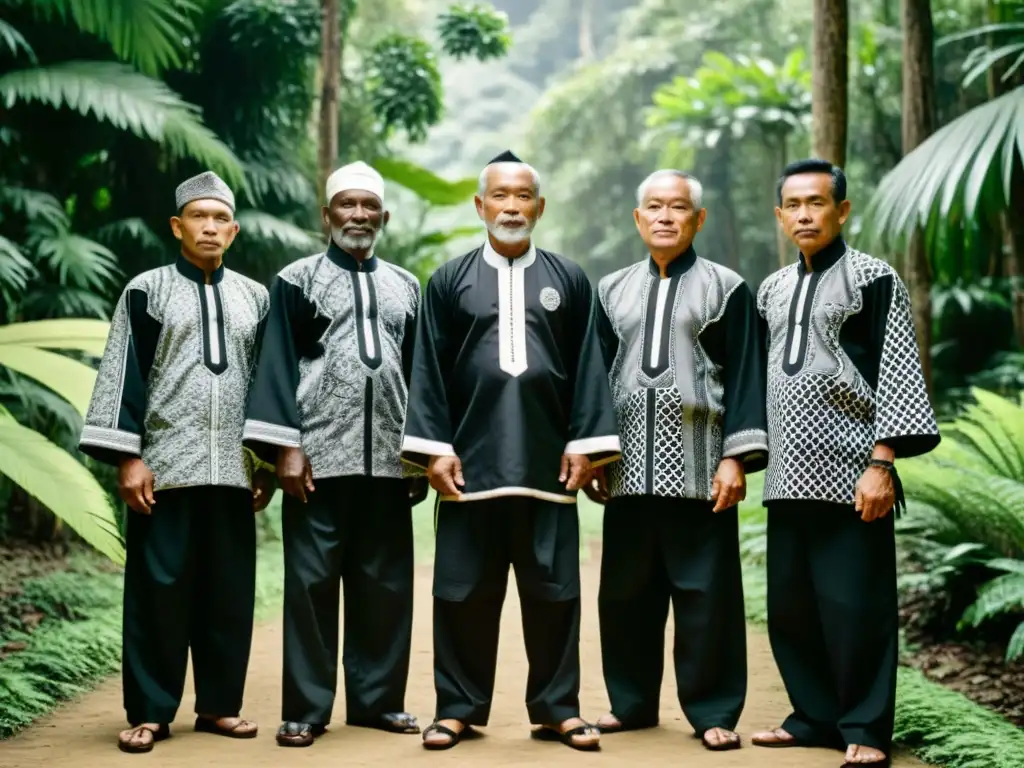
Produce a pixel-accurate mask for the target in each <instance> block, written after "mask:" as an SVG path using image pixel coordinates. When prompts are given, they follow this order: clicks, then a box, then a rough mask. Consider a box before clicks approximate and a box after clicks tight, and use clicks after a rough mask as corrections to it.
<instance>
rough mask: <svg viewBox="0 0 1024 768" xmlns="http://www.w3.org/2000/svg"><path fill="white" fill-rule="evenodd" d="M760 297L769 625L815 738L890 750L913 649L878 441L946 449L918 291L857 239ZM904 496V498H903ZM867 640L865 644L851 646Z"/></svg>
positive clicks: (803, 722)
mask: <svg viewBox="0 0 1024 768" xmlns="http://www.w3.org/2000/svg"><path fill="white" fill-rule="evenodd" d="M811 266H812V270H813V271H811V270H808V269H807V267H806V262H805V260H804V258H803V256H801V260H800V262H799V263H797V264H793V265H791V266H788V267H785V268H784V269H782V270H780V271H778V272H776V273H775V274H773V275H771V276H770V277H769V278H768V279H767V280H765V282H764V283H763V284H762V286H761V288H760V290H759V292H758V311H759V313H760V315H761V317H762V318H764V324H763V328H764V332H765V333H766V335H767V343H768V401H767V402H768V444H769V448H770V459H769V464H768V469H767V473H766V477H765V491H764V501H765V504H766V506H767V507H768V510H769V512H768V627H769V632H770V636H771V642H772V650H773V652H774V653H775V657H776V660H777V662H778V665H779V669H780V671H781V673H782V677H783V680H784V681H785V683H786V689H787V691H788V693H789V696H790V700H791V702H792V705H793V708H794V713H793V714H792V715H790V717H789V718H788V719H787V720H786V722H785V723H784V725H783V727H784V728H785V729H786V730H787V731H789V732H790V733H791V734H792V735H794V736H796V737H797V738H800V739H804V740H806V741H811V742H816V743H824V744H834V745H836V746H840V747H841V746H843V745H844V744H861V745H865V746H872V747H876V748H878V749H882V750H886V751H887V750H889V748H890V741H891V737H892V728H893V715H894V704H895V685H896V664H897V646H898V628H899V622H898V615H897V599H896V560H895V544H894V538H893V517H894V515H892V514H889V515H887V516H886V517H885V518H883V519H881V520H876V521H874V522H871V523H864V522H863V521H861V520H860V515H859V513H857V512H856V510H855V509H854V506H853V504H854V497H855V490H856V485H857V481H858V480H859V479H860V477H861V475H862V474H863V473H864V470H865V469H866V468H867V465H868V460H869V458H870V456H871V452H872V450H873V448H874V446H875V444H876V443H883V444H885V445H888V446H889V447H890V448H892V449H893V451H894V452H895V454H896V457H897V458H904V457H909V456H917V455H920V454H923V453H926V452H928V451H930V450H932V449H933V448H934V447H935V446H936V445H937V444H938V442H939V434H938V428H937V425H936V421H935V415H934V412H933V410H932V406H931V404H930V402H929V399H928V393H927V390H926V388H925V384H924V378H923V376H922V372H921V364H920V358H919V355H918V347H917V342H916V339H915V334H914V323H913V318H912V317H911V312H910V298H909V296H908V294H907V290H906V288H905V287H904V285H903V283H902V281H901V280H900V279H899V276H898V275H897V274H896V273H895V271H894V270H893V269H892V267H890V266H889V265H888V264H886V263H885V262H882V261H880V260H878V259H875V258H872V257H870V256H868V255H866V254H863V253H860V252H858V251H856V250H853V249H852V248H848V247H847V245H846V243H845V242H844V241H843V239H842V238H841V237H840V238H837V239H836V240H835V241H834V242H833V243H832V244H830V245H829V246H827V247H826V248H825V249H824V250H822V251H821V252H819V253H818V254H817V255H815V256H814V257H813V259H812V261H811ZM897 501H899V499H897ZM851 637H856V638H857V642H855V643H850V642H849V638H851Z"/></svg>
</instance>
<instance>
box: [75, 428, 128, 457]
mask: <svg viewBox="0 0 1024 768" xmlns="http://www.w3.org/2000/svg"><path fill="white" fill-rule="evenodd" d="M78 447H79V449H80V450H83V451H85V452H88V450H87V449H89V448H93V449H99V450H101V451H114V452H115V453H122V454H127V455H129V456H141V455H142V435H137V434H135V433H134V432H125V431H124V430H122V429H113V428H111V427H96V426H93V425H91V424H86V425H85V426H84V427H83V428H82V436H81V438H80V439H79V441H78Z"/></svg>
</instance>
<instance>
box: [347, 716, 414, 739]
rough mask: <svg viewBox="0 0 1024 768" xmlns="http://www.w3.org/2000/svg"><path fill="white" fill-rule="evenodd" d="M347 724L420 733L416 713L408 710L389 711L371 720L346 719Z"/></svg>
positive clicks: (390, 730) (392, 731)
mask: <svg viewBox="0 0 1024 768" xmlns="http://www.w3.org/2000/svg"><path fill="white" fill-rule="evenodd" d="M345 725H351V726H354V727H356V728H376V729H377V730H380V731H386V732H387V733H409V734H412V733H419V732H420V725H419V723H418V722H417V721H416V716H415V715H410V714H409V713H408V712H389V713H388V714H386V715H381V716H380V717H378V718H375V719H371V720H346V721H345Z"/></svg>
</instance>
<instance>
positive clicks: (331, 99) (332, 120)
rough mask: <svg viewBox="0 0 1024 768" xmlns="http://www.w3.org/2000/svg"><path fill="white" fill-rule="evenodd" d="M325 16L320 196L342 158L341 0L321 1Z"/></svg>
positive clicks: (321, 90) (322, 43) (319, 169)
mask: <svg viewBox="0 0 1024 768" xmlns="http://www.w3.org/2000/svg"><path fill="white" fill-rule="evenodd" d="M321 13H322V16H321V22H320V69H321V72H322V86H321V89H320V125H319V137H318V149H319V151H318V154H317V189H318V190H319V192H318V194H320V195H322V194H323V189H324V185H325V184H326V183H327V177H328V176H329V175H330V174H331V171H332V170H333V168H334V163H335V161H336V160H337V159H338V110H339V102H340V100H341V14H340V9H339V6H338V0H321Z"/></svg>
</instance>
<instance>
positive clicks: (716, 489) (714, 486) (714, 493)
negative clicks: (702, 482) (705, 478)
mask: <svg viewBox="0 0 1024 768" xmlns="http://www.w3.org/2000/svg"><path fill="white" fill-rule="evenodd" d="M721 492H722V483H721V482H720V481H719V479H718V478H717V477H716V478H714V479H713V480H712V481H711V500H712V501H715V500H717V499H718V495H719V494H720V493H721Z"/></svg>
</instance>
